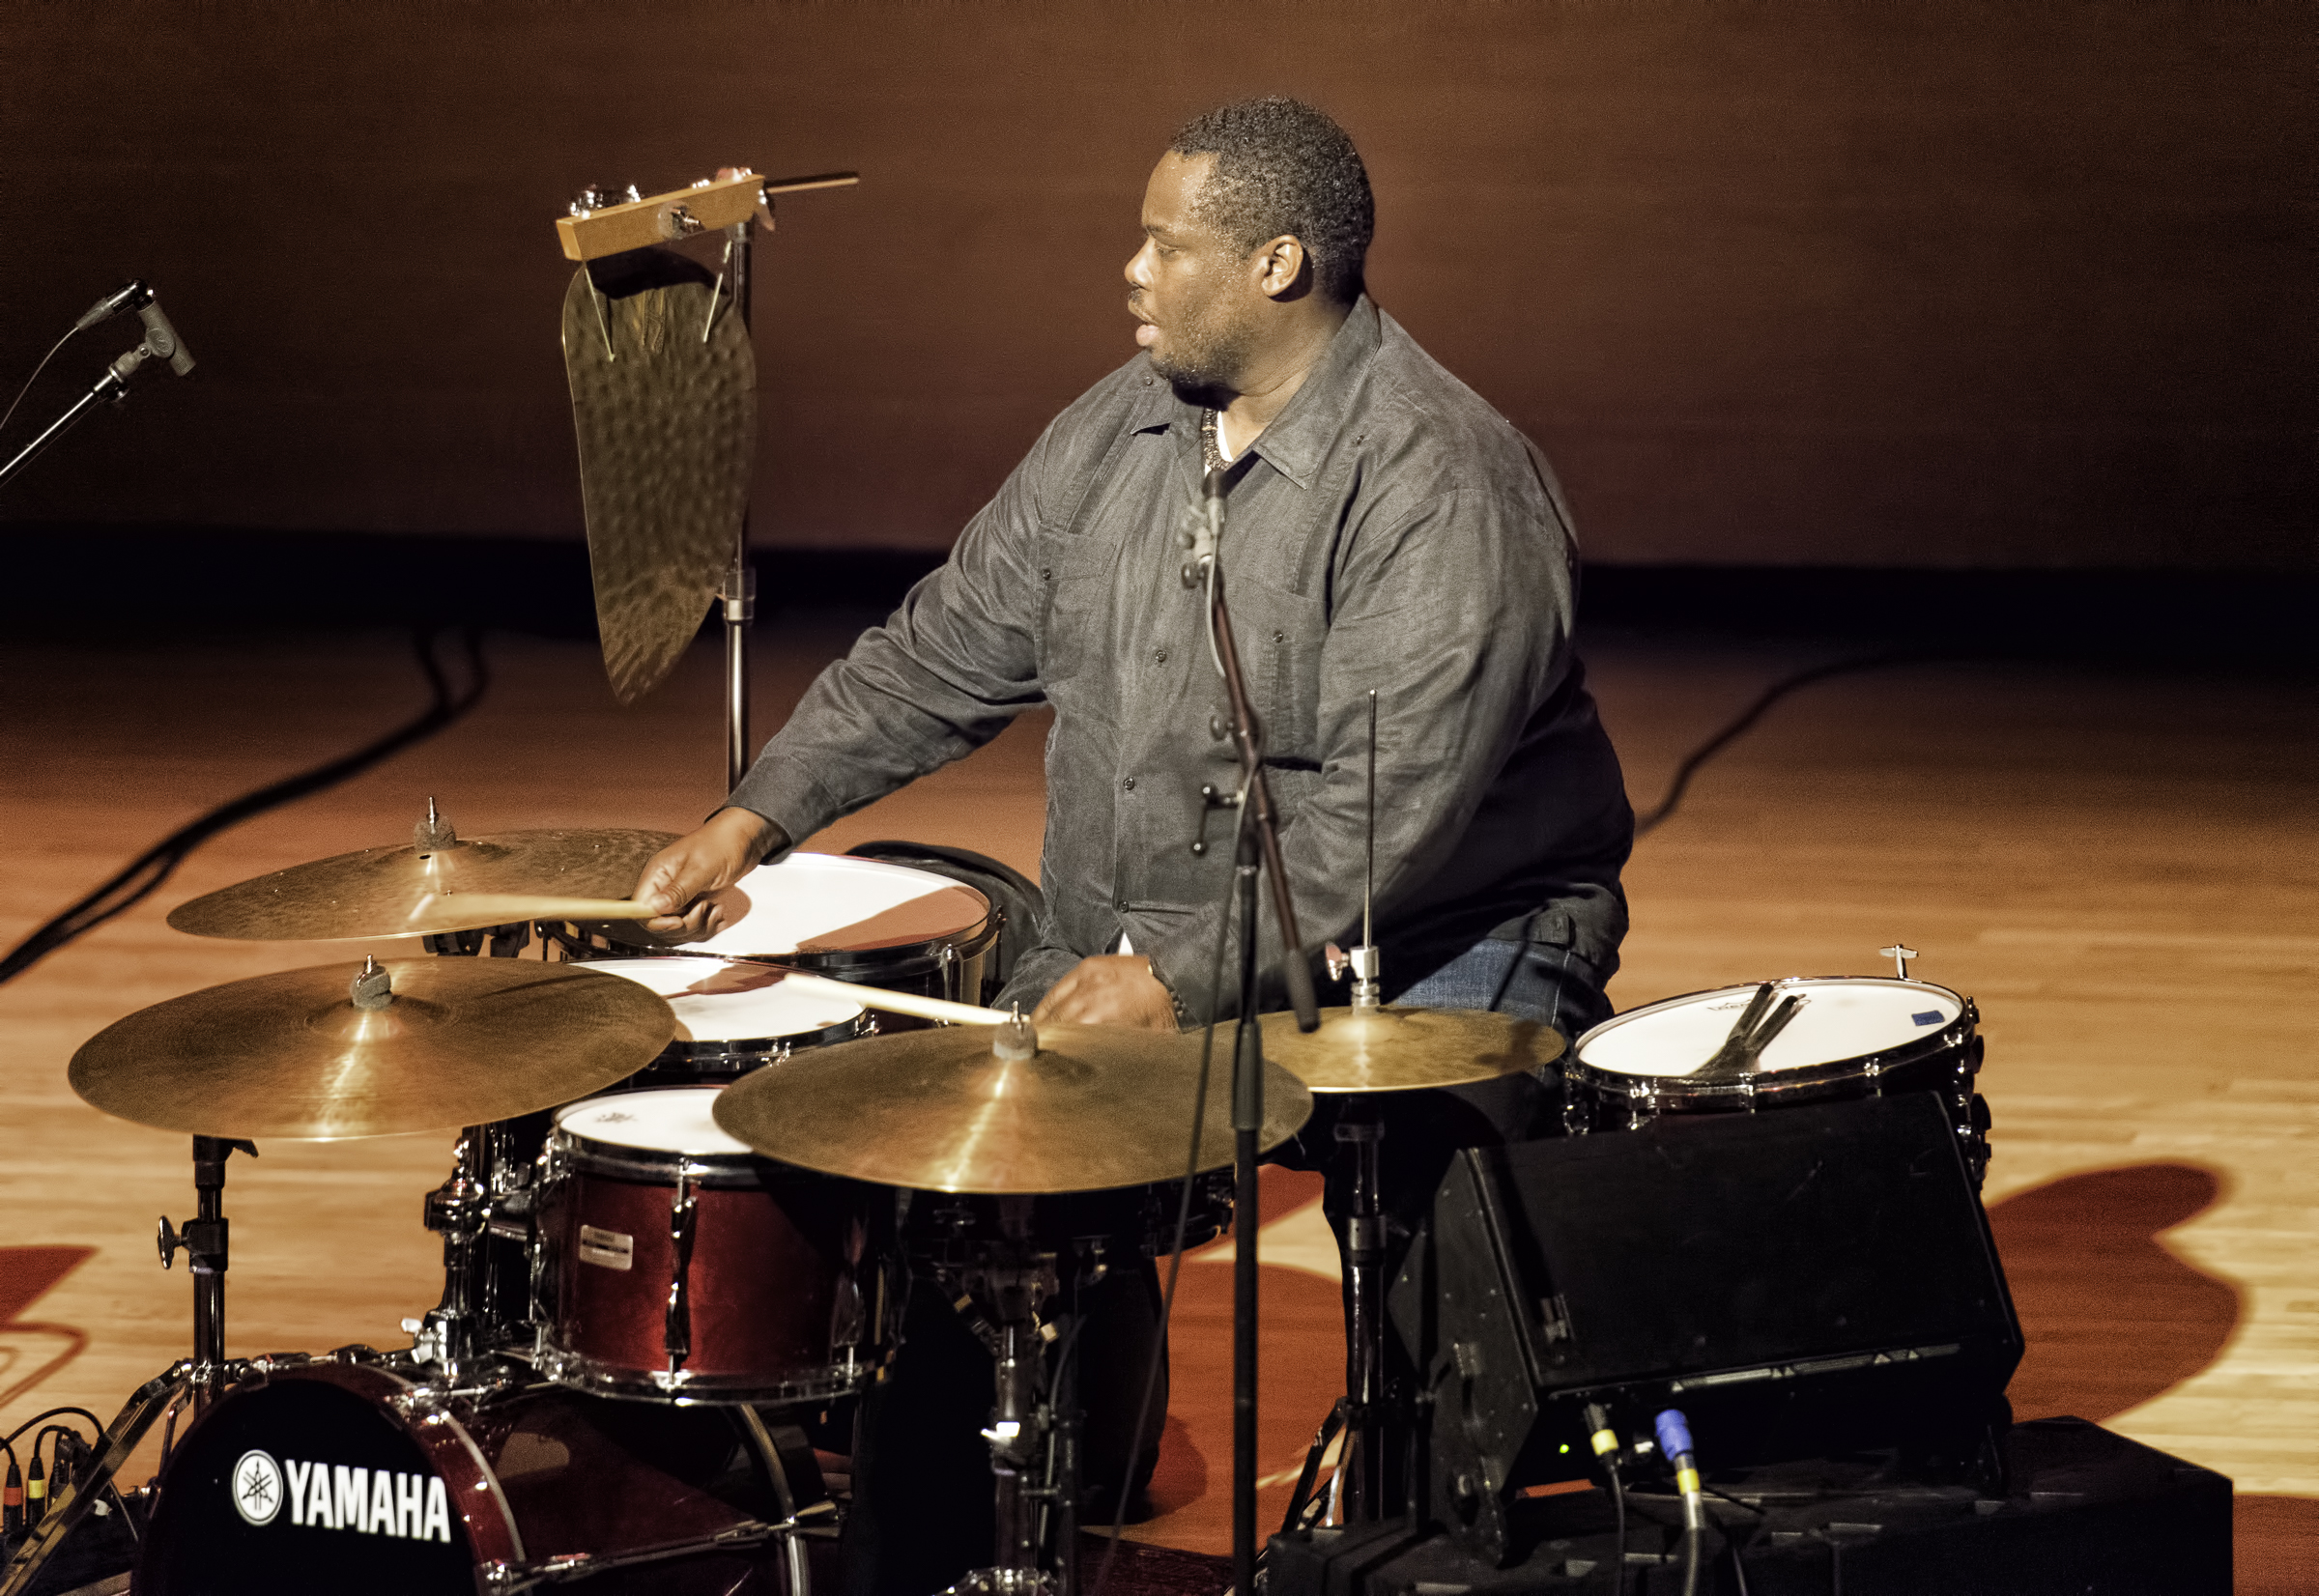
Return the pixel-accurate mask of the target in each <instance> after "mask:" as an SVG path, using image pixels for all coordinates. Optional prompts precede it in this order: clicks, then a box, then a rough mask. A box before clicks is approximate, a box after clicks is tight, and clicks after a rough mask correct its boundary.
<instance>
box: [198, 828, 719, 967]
mask: <svg viewBox="0 0 2319 1596" xmlns="http://www.w3.org/2000/svg"><path fill="white" fill-rule="evenodd" d="M442 835H443V836H445V837H447V836H449V829H448V828H447V827H445V828H444V831H443V834H442ZM673 841H676V836H675V834H674V833H673V832H666V831H609V830H587V831H504V832H500V833H497V834H496V835H493V836H489V837H466V838H452V839H451V840H450V841H448V842H447V843H444V844H443V845H439V846H436V847H433V848H431V849H429V850H428V851H425V852H421V851H420V850H419V849H418V848H416V847H404V848H366V849H364V850H363V851H362V852H360V853H342V854H339V855H338V856H337V857H336V858H334V859H320V860H316V861H315V862H314V863H312V864H310V865H293V866H291V867H290V868H289V869H286V870H276V871H274V872H273V873H272V875H261V876H258V877H256V878H255V879H253V880H249V881H243V882H240V883H238V884H237V885H234V886H231V887H223V888H220V889H219V890H217V891H216V892H214V893H210V894H208V895H206V896H205V897H201V898H194V899H192V900H191V901H190V902H186V903H180V904H179V905H178V906H177V907H176V908H175V909H173V910H171V911H170V913H169V924H170V925H171V926H175V927H176V928H177V929H179V930H181V931H190V932H192V933H193V934H194V935H195V936H222V937H235V938H240V939H243V940H245V941H252V942H338V941H352V940H355V939H358V938H361V937H376V936H431V935H434V934H436V933H439V932H443V931H464V930H472V929H473V928H474V927H476V926H497V925H502V924H505V923H506V922H507V920H508V918H509V917H508V916H507V915H506V914H505V913H504V912H503V911H502V910H501V909H500V908H499V907H498V906H495V905H485V906H484V918H481V919H478V918H476V915H475V914H473V913H469V912H467V911H466V910H465V909H464V908H463V907H462V905H461V904H460V903H459V895H460V894H461V893H491V894H495V895H501V894H508V893H524V894H549V895H553V896H555V897H558V898H626V897H627V896H628V894H629V892H630V891H631V890H632V889H634V887H635V886H636V878H637V877H638V876H639V875H640V874H642V873H643V872H644V863H645V861H646V860H648V859H650V858H651V857H652V856H653V855H654V854H656V853H658V852H659V851H660V850H661V849H663V848H665V847H667V846H668V845H669V844H670V843H671V842H673ZM494 916H496V918H494Z"/></svg>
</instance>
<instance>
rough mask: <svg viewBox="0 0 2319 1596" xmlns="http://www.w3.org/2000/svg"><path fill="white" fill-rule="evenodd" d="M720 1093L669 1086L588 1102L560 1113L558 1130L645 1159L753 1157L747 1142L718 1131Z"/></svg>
mask: <svg viewBox="0 0 2319 1596" xmlns="http://www.w3.org/2000/svg"><path fill="white" fill-rule="evenodd" d="M720 1090H721V1088H718V1087H714V1086H664V1087H660V1088H657V1089H655V1090H653V1091H649V1092H615V1093H613V1094H612V1095H611V1096H610V1097H589V1098H587V1100H586V1101H585V1102H576V1103H567V1104H566V1105H565V1106H563V1107H561V1108H559V1109H558V1110H557V1111H556V1128H557V1129H558V1130H559V1131H562V1132H563V1133H564V1134H565V1135H567V1136H578V1137H583V1138H585V1139H586V1140H587V1141H591V1142H601V1143H604V1144H607V1145H609V1146H612V1147H633V1148H637V1149H640V1150H642V1151H644V1152H646V1153H678V1154H692V1155H694V1156H696V1157H710V1156H725V1157H730V1156H732V1155H733V1154H746V1153H748V1152H750V1151H751V1149H750V1146H749V1144H748V1143H747V1142H741V1141H735V1140H734V1139H733V1138H732V1137H730V1136H728V1135H726V1134H725V1132H724V1131H722V1130H720V1129H718V1128H717V1122H716V1117H715V1115H714V1114H713V1113H712V1112H711V1111H712V1110H713V1109H714V1108H715V1107H716V1103H717V1093H718V1092H719V1091H720Z"/></svg>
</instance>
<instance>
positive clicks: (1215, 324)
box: [1145, 301, 1256, 410]
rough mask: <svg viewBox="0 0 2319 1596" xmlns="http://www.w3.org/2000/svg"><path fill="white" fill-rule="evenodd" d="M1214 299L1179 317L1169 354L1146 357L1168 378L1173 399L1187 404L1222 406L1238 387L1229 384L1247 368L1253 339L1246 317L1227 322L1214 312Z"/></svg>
mask: <svg viewBox="0 0 2319 1596" xmlns="http://www.w3.org/2000/svg"><path fill="white" fill-rule="evenodd" d="M1216 308H1217V307H1216V305H1215V303H1214V301H1210V302H1209V303H1206V304H1202V305H1200V306H1199V307H1198V308H1197V309H1195V310H1192V311H1190V312H1189V313H1188V314H1186V315H1183V316H1181V317H1179V318H1178V319H1177V324H1176V326H1175V327H1174V328H1170V329H1169V332H1170V340H1171V341H1172V342H1173V343H1174V344H1175V346H1176V347H1175V349H1174V351H1173V352H1171V353H1169V354H1166V355H1162V354H1160V353H1159V351H1158V350H1156V349H1155V350H1153V351H1151V352H1150V353H1149V354H1148V355H1147V356H1145V358H1147V359H1149V360H1150V361H1151V362H1152V370H1154V371H1155V372H1158V373H1159V375H1160V376H1161V377H1164V378H1166V379H1167V384H1168V386H1170V387H1172V388H1174V389H1175V390H1176V397H1177V398H1179V399H1181V400H1183V401H1184V402H1185V403H1186V404H1188V405H1200V406H1203V407H1205V408H1207V409H1210V410H1221V409H1223V408H1224V407H1225V406H1226V405H1229V404H1230V403H1231V402H1232V399H1233V396H1234V395H1235V394H1236V393H1237V392H1238V391H1239V390H1238V389H1237V388H1236V387H1235V386H1234V384H1235V383H1237V382H1238V381H1239V379H1240V376H1241V374H1242V373H1243V372H1244V371H1245V370H1246V368H1247V359H1248V352H1249V350H1250V349H1251V348H1252V347H1253V345H1254V344H1255V341H1256V335H1255V328H1254V327H1253V326H1251V325H1250V324H1249V323H1248V322H1246V321H1237V322H1235V321H1231V320H1227V319H1226V318H1224V317H1221V316H1218V315H1217V313H1216Z"/></svg>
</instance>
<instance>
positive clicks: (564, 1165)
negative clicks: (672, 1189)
mask: <svg viewBox="0 0 2319 1596" xmlns="http://www.w3.org/2000/svg"><path fill="white" fill-rule="evenodd" d="M671 1090H673V1091H685V1090H690V1089H689V1088H683V1087H676V1088H671ZM589 1100H591V1101H592V1100H594V1099H592V1098H591V1099H589ZM549 1141H550V1148H551V1151H552V1153H553V1154H554V1160H553V1161H554V1166H555V1168H556V1170H557V1171H558V1173H560V1174H562V1175H564V1176H566V1177H568V1176H571V1175H596V1176H602V1177H605V1178H607V1179H610V1180H615V1181H624V1182H627V1183H630V1184H632V1185H650V1186H673V1185H675V1183H676V1182H677V1178H678V1177H680V1176H681V1177H682V1178H683V1179H685V1180H686V1181H688V1182H689V1183H692V1184H694V1185H697V1186H707V1187H710V1188H712V1189H734V1188H740V1189H747V1188H751V1187H754V1188H757V1189H760V1190H763V1189H770V1188H768V1187H766V1185H765V1183H764V1181H763V1179H762V1178H761V1177H760V1175H759V1165H761V1164H764V1163H765V1162H767V1161H768V1160H766V1159H765V1158H763V1157H761V1156H759V1154H755V1153H674V1152H671V1151H669V1150H667V1149H663V1148H649V1147H632V1146H629V1145H628V1144H626V1143H624V1142H605V1141H598V1140H597V1139H596V1138H594V1137H592V1136H584V1135H581V1134H579V1133H578V1132H577V1131H571V1130H566V1129H564V1128H563V1127H562V1126H557V1127H556V1129H555V1131H554V1132H553V1133H552V1134H551V1136H550V1138H549Z"/></svg>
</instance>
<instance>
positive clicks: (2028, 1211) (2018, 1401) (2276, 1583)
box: [1989, 1164, 2319, 1596]
mask: <svg viewBox="0 0 2319 1596" xmlns="http://www.w3.org/2000/svg"><path fill="white" fill-rule="evenodd" d="M2221 1189H2222V1188H2221V1182H2220V1181H2219V1178H2218V1177H2217V1176H2216V1175H2215V1174H2214V1172H2212V1171H2211V1170H2206V1169H2201V1168H2198V1167H2197V1166H2195V1165H2191V1164H2133V1165H2129V1166H2127V1167H2125V1168H2122V1169H2104V1170H2097V1171H2094V1172H2093V1173H2091V1174H2086V1175H2072V1176H2067V1177H2065V1178H2063V1179H2062V1180H2058V1181H2055V1182H2052V1183H2049V1184H2047V1185H2042V1186H2037V1187H2034V1188H2032V1189H2030V1190H2028V1191H2023V1192H2018V1193H2016V1194H2015V1195H2014V1196H2011V1197H2008V1198H2006V1199H2005V1200H2004V1201H2003V1202H2001V1203H1998V1204H1997V1205H1995V1206H1994V1207H1993V1208H1991V1209H1990V1211H1989V1223H1990V1231H1991V1232H1992V1233H1994V1235H1995V1237H1996V1240H1997V1251H1998V1253H1999V1255H2000V1256H2002V1257H2003V1259H2004V1261H2005V1275H2006V1279H2007V1281H2008V1282H2009V1283H2010V1284H2011V1285H2012V1287H2013V1301H2014V1307H2015V1309H2016V1310H2017V1311H2018V1313H2019V1315H2020V1320H2021V1334H2022V1337H2023V1338H2024V1340H2025V1341H2026V1342H2027V1343H2028V1352H2027V1354H2026V1355H2025V1356H2023V1358H2022V1359H2021V1367H2020V1370H2019V1372H2018V1374H2016V1375H2015V1376H2014V1378H2013V1384H2012V1386H2011V1387H2010V1388H2009V1391H2008V1394H2009V1395H2010V1396H2011V1397H2012V1399H2013V1410H2014V1414H2015V1416H2016V1417H2018V1418H2024V1419H2027V1418H2043V1417H2046V1416H2048V1415H2051V1414H2059V1413H2069V1414H2075V1415H2076V1416H2077V1417H2079V1418H2088V1419H2093V1420H2095V1421H2096V1422H2101V1421H2103V1420H2106V1419H2109V1418H2112V1417H2114V1416H2116V1415H2117V1414H2119V1413H2122V1412H2125V1411H2127V1410H2129V1409H2131V1408H2134V1407H2138V1406H2139V1405H2140V1404H2142V1403H2145V1402H2147V1401H2149V1400H2150V1399H2151V1398H2153V1397H2155V1396H2157V1395H2159V1394H2160V1393H2161V1392H2163V1391H2166V1390H2169V1389H2171V1388H2172V1387H2174V1386H2176V1385H2178V1384H2180V1383H2181V1382H2184V1381H2186V1380H2188V1379H2190V1377H2191V1376H2193V1375H2195V1374H2197V1373H2198V1371H2199V1370H2201V1369H2203V1368H2205V1367H2206V1366H2207V1365H2208V1364H2210V1363H2212V1362H2213V1361H2214V1360H2215V1359H2216V1358H2217V1357H2218V1356H2219V1355H2220V1354H2221V1352H2222V1349H2223V1347H2224V1346H2225V1345H2227V1344H2228V1342H2229V1340H2230V1337H2231V1334H2232V1332H2233V1331H2234V1330H2236V1329H2237V1327H2238V1322H2239V1294H2238V1291H2237V1289H2236V1288H2234V1287H2233V1286H2231V1285H2230V1284H2229V1282H2227V1281H2223V1280H2218V1279H2216V1278H2215V1277H2214V1276H2213V1275H2211V1274H2207V1273H2205V1272H2204V1271H2202V1270H2200V1269H2198V1268H2194V1267H2193V1266H2191V1265H2190V1264H2189V1263H2187V1262H2185V1261H2184V1260H2183V1259H2182V1258H2180V1257H2178V1256H2177V1255H2176V1254H2175V1253H2174V1252H2173V1251H2172V1250H2171V1249H2169V1248H2168V1247H2167V1246H2166V1245H2165V1243H2164V1242H2163V1241H2162V1240H2160V1238H2161V1237H2162V1235H2163V1234H2164V1233H2165V1232H2166V1231H2169V1230H2171V1229H2173V1228H2174V1227H2175V1226H2177V1225H2180V1224H2183V1223H2185V1222H2186V1221H2188V1220H2190V1219H2191V1218H2194V1217H2196V1216H2197V1215H2198V1214H2199V1213H2201V1212H2203V1211H2205V1210H2206V1209H2207V1208H2209V1207H2210V1206H2212V1205H2213V1204H2214V1202H2215V1201H2216V1199H2217V1198H2218V1197H2219V1196H2220V1195H2221ZM2232 1527H2233V1535H2234V1542H2235V1552H2236V1561H2237V1565H2238V1568H2237V1580H2236V1583H2237V1589H2238V1591H2239V1596H2273V1593H2275V1592H2276V1593H2277V1596H2287V1593H2289V1592H2296V1591H2308V1590H2310V1589H2312V1588H2313V1582H2314V1576H2313V1570H2314V1569H2319V1500H2314V1499H2312V1498H2310V1497H2307V1496H2240V1497H2238V1498H2237V1502H2236V1506H2235V1510H2234V1513H2233V1526H2232Z"/></svg>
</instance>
